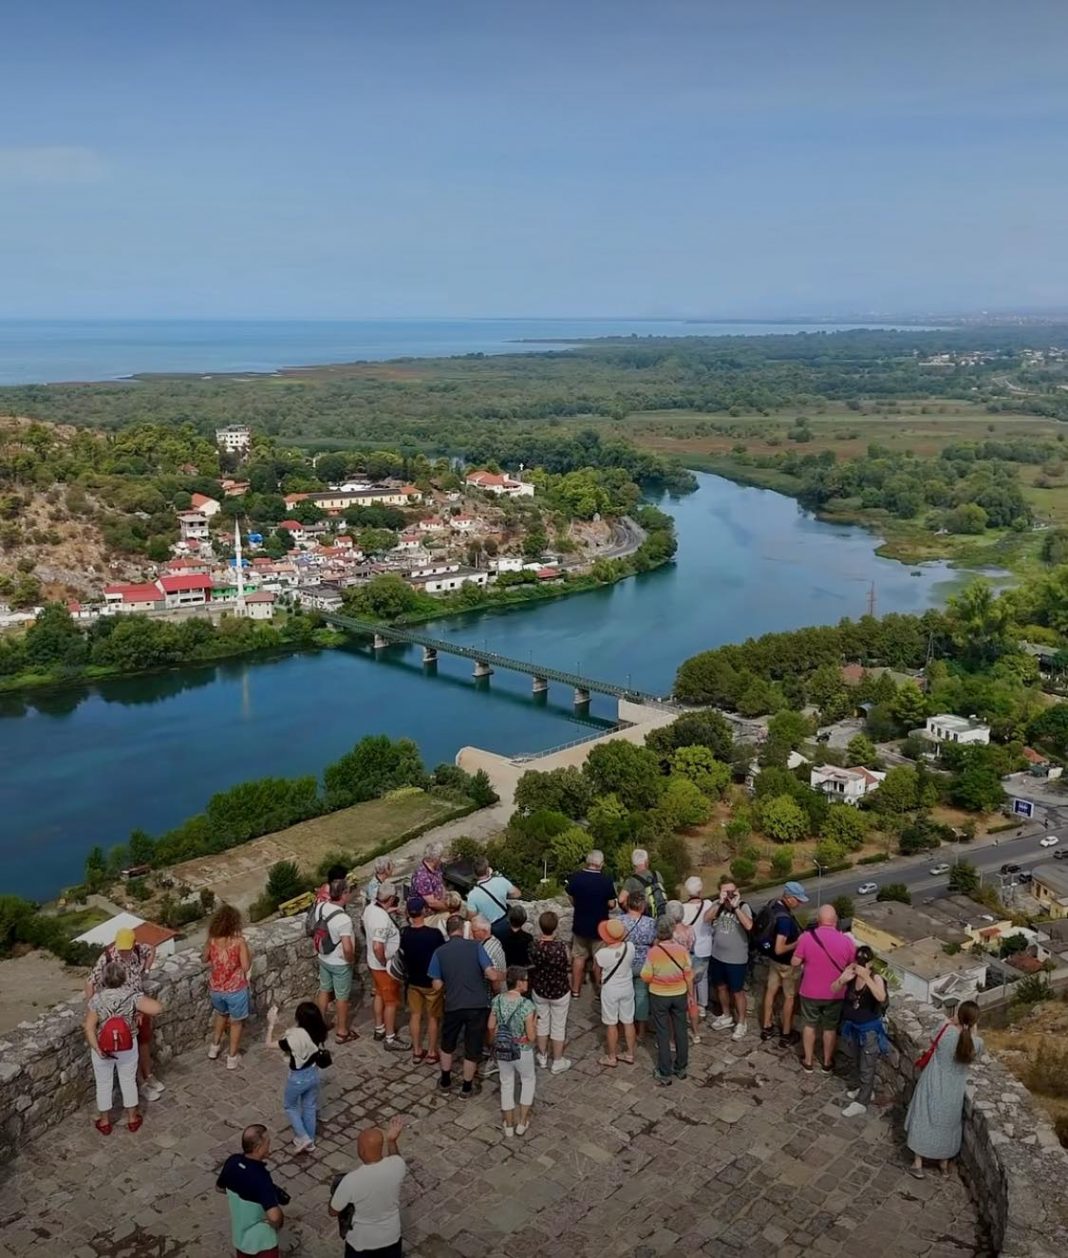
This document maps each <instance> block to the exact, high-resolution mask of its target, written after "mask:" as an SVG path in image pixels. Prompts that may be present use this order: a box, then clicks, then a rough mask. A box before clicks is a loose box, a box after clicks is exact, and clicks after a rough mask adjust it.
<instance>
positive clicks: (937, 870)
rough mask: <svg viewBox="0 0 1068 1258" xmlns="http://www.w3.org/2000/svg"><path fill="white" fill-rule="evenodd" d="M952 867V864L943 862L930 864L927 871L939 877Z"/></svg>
mask: <svg viewBox="0 0 1068 1258" xmlns="http://www.w3.org/2000/svg"><path fill="white" fill-rule="evenodd" d="M952 868H953V866H952V865H950V864H947V863H945V862H943V863H942V864H941V865H932V866H931V868H930V869H929V870H928V871H927V872H928V873H929V874H930V875H931V876H932V877H934V878H940V877H941V876H942V874H948V873H949V871H950V870H951V869H952Z"/></svg>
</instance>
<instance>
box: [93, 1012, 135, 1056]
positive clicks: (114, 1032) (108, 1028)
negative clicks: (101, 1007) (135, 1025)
mask: <svg viewBox="0 0 1068 1258" xmlns="http://www.w3.org/2000/svg"><path fill="white" fill-rule="evenodd" d="M96 1041H97V1043H98V1044H99V1045H100V1051H101V1053H102V1054H103V1055H104V1056H105V1057H109V1056H110V1055H111V1054H112V1053H122V1052H125V1051H126V1049H128V1048H133V1044H134V1040H133V1032H132V1031H131V1030H130V1024H129V1023H128V1022H127V1021H126V1019H125V1018H120V1017H119V1016H118V1015H117V1014H116V1015H115V1016H114V1017H111V1018H108V1020H107V1022H105V1023H104V1025H103V1026H102V1027H101V1028H100V1030H99V1031H98V1032H97V1033H96Z"/></svg>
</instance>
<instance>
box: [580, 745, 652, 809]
mask: <svg viewBox="0 0 1068 1258" xmlns="http://www.w3.org/2000/svg"><path fill="white" fill-rule="evenodd" d="M582 771H583V773H584V774H585V775H586V777H587V778H588V779H589V781H590V784H591V786H592V788H593V793H594V795H617V796H618V797H619V799H620V801H621V802H622V803H623V805H624V806H625V807H626V808H627V809H648V808H655V807H656V805H657V803H658V802H659V800H660V796H661V794H662V793H663V790H664V784H665V779H664V778H663V777H661V775H660V762H659V761H658V760H657V757H656V755H655V754H654V753H653V752H651V751H649V750H648V749H647V748H645V747H635V746H634V744H633V743H628V742H624V741H623V740H622V739H613V740H612V741H611V742H605V743H599V744H597V746H595V747H594V748H593V749H592V750H591V751H590V754H589V755H588V756H587V757H586V763H585V764H584V765H583V767H582Z"/></svg>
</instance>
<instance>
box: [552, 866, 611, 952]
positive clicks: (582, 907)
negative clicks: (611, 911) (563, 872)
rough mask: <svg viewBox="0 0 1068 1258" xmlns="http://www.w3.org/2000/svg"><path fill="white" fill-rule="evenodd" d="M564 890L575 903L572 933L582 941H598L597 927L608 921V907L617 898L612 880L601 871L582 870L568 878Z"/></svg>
mask: <svg viewBox="0 0 1068 1258" xmlns="http://www.w3.org/2000/svg"><path fill="white" fill-rule="evenodd" d="M564 890H565V891H566V892H567V894H568V895H569V896H570V897H571V899H572V900H573V901H574V903H575V920H574V923H573V924H572V927H571V933H572V934H573V935H578V936H579V938H581V939H596V938H597V927H598V926H599V925H600V924H601V922H606V921H608V906H609V904H611V902H612V901H613V900H614V899H615V898H616V888H615V884H614V883H613V882H612V879H611V878H609V876H608V875H607V874H605V873H602V872H601V871H600V870H599V869H580V870H579V871H578V872H577V873H574V874H572V875H571V877H570V878H568V880H567V882H566V884H565V885H564Z"/></svg>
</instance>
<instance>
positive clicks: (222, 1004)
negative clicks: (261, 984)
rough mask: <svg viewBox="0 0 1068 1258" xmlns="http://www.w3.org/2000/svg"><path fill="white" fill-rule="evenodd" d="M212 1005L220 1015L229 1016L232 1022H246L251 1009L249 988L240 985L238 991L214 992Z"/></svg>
mask: <svg viewBox="0 0 1068 1258" xmlns="http://www.w3.org/2000/svg"><path fill="white" fill-rule="evenodd" d="M211 1007H212V1008H213V1009H214V1010H215V1012H216V1013H217V1014H219V1016H220V1017H223V1018H229V1019H230V1021H231V1022H244V1020H245V1019H246V1018H247V1017H248V1015H249V1011H250V1009H251V1005H250V1002H249V998H248V988H247V987H239V988H238V989H237V991H236V992H212V993H211Z"/></svg>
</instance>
